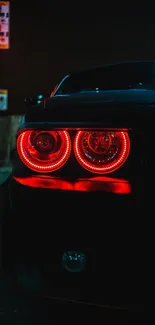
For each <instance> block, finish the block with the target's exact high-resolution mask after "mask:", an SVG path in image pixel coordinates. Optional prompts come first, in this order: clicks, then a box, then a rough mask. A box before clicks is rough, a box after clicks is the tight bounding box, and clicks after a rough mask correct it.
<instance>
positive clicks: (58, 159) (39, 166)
mask: <svg viewBox="0 0 155 325" xmlns="http://www.w3.org/2000/svg"><path fill="white" fill-rule="evenodd" d="M17 151H18V154H19V156H20V159H21V160H22V161H23V163H24V164H25V165H26V166H27V167H29V168H30V169H32V170H34V171H36V172H43V173H48V172H52V171H55V170H57V169H59V168H61V167H62V166H63V165H64V164H65V163H66V161H67V160H68V158H69V156H70V152H71V140H70V136H69V134H68V132H67V131H35V130H34V131H32V130H27V131H24V132H23V133H21V134H20V135H19V137H18V139H17Z"/></svg>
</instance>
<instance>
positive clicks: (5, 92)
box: [0, 89, 8, 111]
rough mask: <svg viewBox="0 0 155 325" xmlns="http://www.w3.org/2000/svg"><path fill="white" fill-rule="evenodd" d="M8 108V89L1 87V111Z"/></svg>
mask: <svg viewBox="0 0 155 325" xmlns="http://www.w3.org/2000/svg"><path fill="white" fill-rule="evenodd" d="M7 109H8V90H6V89H0V111H6V110H7Z"/></svg>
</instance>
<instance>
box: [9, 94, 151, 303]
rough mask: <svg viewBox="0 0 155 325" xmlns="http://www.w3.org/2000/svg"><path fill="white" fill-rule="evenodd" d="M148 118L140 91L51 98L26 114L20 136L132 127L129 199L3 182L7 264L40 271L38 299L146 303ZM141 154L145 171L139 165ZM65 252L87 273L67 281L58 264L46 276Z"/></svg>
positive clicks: (148, 277)
mask: <svg viewBox="0 0 155 325" xmlns="http://www.w3.org/2000/svg"><path fill="white" fill-rule="evenodd" d="M154 114H155V95H154V91H153V92H152V91H141V90H132V91H131V90H130V91H123V92H118V93H116V92H111V93H109V92H106V93H105V92H101V93H96V92H95V93H84V94H73V95H71V96H55V97H53V98H50V99H47V100H46V103H45V106H43V105H42V104H40V105H37V106H36V107H33V108H31V109H28V110H27V113H26V114H25V117H24V118H23V119H22V123H21V125H20V128H19V130H20V131H21V130H22V129H24V128H33V127H36V128H45V127H47V128H52V127H57V128H61V127H66V128H70V127H75V128H76V127H79V128H80V127H97V126H99V127H121V128H131V129H132V131H133V137H134V140H133V144H132V151H133V160H132V166H131V168H132V170H133V179H132V182H133V184H134V190H133V193H132V195H129V196H128V197H127V196H124V195H122V196H115V195H110V194H108V195H107V194H105V193H91V194H90V193H68V192H62V191H49V190H41V189H37V190H33V189H29V188H27V187H24V186H21V185H19V184H16V182H15V181H14V180H13V179H12V176H11V177H10V179H9V180H8V182H7V189H9V194H10V199H9V201H8V203H7V204H8V207H9V206H10V204H11V207H12V208H13V211H16V214H14V218H12V217H11V220H10V218H9V217H8V218H6V221H5V222H6V224H7V226H8V225H11V227H9V233H8V234H7V237H6V238H7V239H8V238H11V240H12V244H13V246H12V247H13V251H12V250H10V246H9V247H8V244H7V245H6V246H7V249H8V251H9V252H11V254H12V256H10V258H11V261H12V263H13V264H14V262H15V261H16V263H17V265H18V263H22V264H23V265H25V267H28V268H29V267H30V265H33V264H35V265H37V267H38V268H41V269H42V270H43V274H44V275H46V286H45V287H46V289H45V291H43V295H45V296H49V298H50V299H51V298H52V296H53V294H54V295H56V296H57V297H63V296H64V295H65V296H67V297H68V299H75V300H80V299H83V300H85V301H89V302H92V303H100V304H107V303H108V304H110V305H113V304H117V305H120V304H122V303H123V304H125V303H127V304H130V303H131V302H132V303H133V302H135V303H137V302H138V303H144V304H146V305H147V304H148V303H149V301H152V298H151V294H152V293H153V291H154V288H155V280H154V275H153V270H154V267H153V264H154V263H153V259H152V256H153V251H154V249H153V247H154V246H153V245H154V244H153V243H154V241H153V238H154V231H153V223H152V222H153V220H152V212H151V207H152V206H153V204H152V203H153V201H152V199H153V192H151V187H150V186H151V185H150V184H151V183H152V186H153V185H154V174H152V169H151V168H153V161H152V160H151V157H150V156H149V152H150V150H151V149H152V145H153V143H154V142H153V140H151V141H150V143H149V147H147V148H146V146H144V144H145V141H146V138H145V132H146V133H147V135H148V136H150V138H151V137H152V136H153V135H154V117H155V115H154ZM47 121H48V123H47ZM58 121H59V122H58ZM151 139H153V138H151ZM144 150H145V152H146V157H147V165H149V166H150V167H149V170H148V169H147V166H146V165H145V159H144V161H143V158H144V156H145V155H144ZM13 172H14V169H13ZM151 175H152V179H151V182H150V177H151ZM144 189H145V190H144ZM150 192H151V194H150ZM145 209H146V212H145ZM144 212H145V215H144V217H143V214H144ZM17 225H18V226H17ZM12 231H13V232H12ZM34 236H35V241H34ZM15 239H16V240H15ZM6 241H7V240H6ZM64 247H65V248H64ZM70 248H72V249H79V250H82V251H85V252H86V254H88V260H90V262H89V264H88V266H89V270H88V274H87V272H86V273H85V272H84V273H83V274H81V275H79V274H76V275H74V276H71V275H68V274H66V273H64V272H63V271H62V269H61V267H60V265H59V266H58V269H57V270H55V271H54V270H52V268H53V267H54V265H52V256H54V255H53V254H55V258H56V260H59V259H60V255H61V252H63V251H64V249H70ZM95 259H96V262H95ZM92 261H93V262H92ZM7 263H8V261H7V262H6V264H7ZM16 263H15V264H16ZM9 268H10V264H9ZM53 277H54V280H53ZM69 287H70V288H71V289H70V291H68V292H70V293H67V289H66V288H69Z"/></svg>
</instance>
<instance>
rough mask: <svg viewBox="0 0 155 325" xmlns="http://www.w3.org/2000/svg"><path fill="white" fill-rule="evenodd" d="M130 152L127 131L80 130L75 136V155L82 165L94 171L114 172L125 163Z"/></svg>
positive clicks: (102, 172) (99, 172) (98, 172)
mask: <svg viewBox="0 0 155 325" xmlns="http://www.w3.org/2000/svg"><path fill="white" fill-rule="evenodd" d="M129 152H130V139H129V136H128V133H127V132H123V131H122V132H121V131H105V130H104V131H91V132H90V131H79V132H77V134H76V136H75V140H74V153H75V156H76V158H77V160H78V162H79V163H80V164H81V166H82V167H84V168H85V169H87V170H88V171H90V172H92V173H97V174H108V173H112V172H114V171H115V170H117V169H118V168H120V167H121V166H122V165H123V164H124V163H125V161H126V159H127V158H128V155H129Z"/></svg>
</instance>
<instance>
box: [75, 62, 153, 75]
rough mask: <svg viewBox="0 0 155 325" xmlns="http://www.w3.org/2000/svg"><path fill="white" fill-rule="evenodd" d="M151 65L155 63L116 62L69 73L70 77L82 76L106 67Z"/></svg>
mask: <svg viewBox="0 0 155 325" xmlns="http://www.w3.org/2000/svg"><path fill="white" fill-rule="evenodd" d="M139 64H141V65H150V64H155V61H122V62H116V63H110V64H105V65H100V66H93V67H90V68H86V69H80V70H78V71H71V72H69V75H70V76H72V75H76V74H80V73H85V72H86V73H87V72H89V71H90V72H91V71H94V70H100V69H102V68H103V69H104V68H105V67H115V66H120V65H122V66H123V65H126V66H127V65H139Z"/></svg>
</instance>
